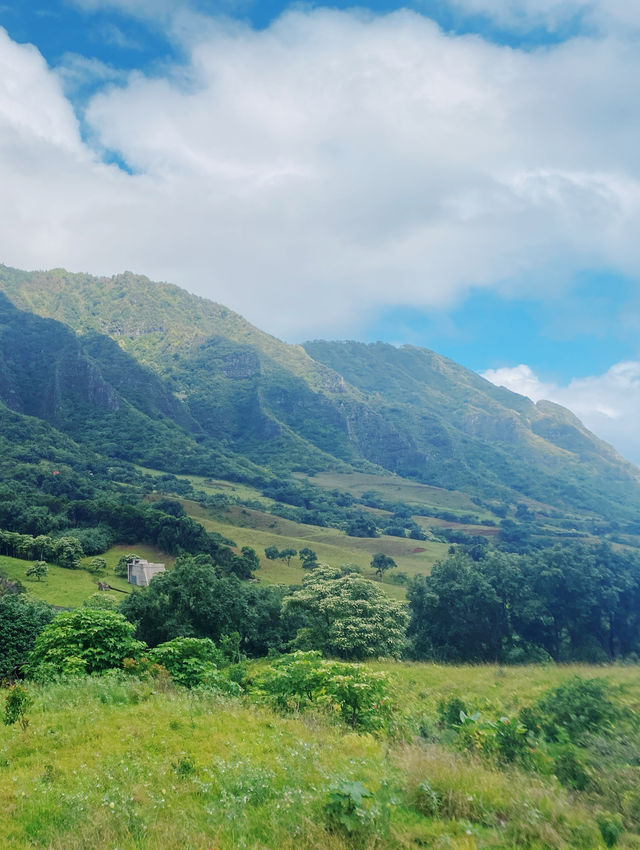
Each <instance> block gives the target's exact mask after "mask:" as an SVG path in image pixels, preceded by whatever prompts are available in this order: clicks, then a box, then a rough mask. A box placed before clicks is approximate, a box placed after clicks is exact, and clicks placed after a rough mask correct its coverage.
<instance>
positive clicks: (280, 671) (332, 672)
mask: <svg viewBox="0 0 640 850" xmlns="http://www.w3.org/2000/svg"><path fill="white" fill-rule="evenodd" d="M388 684H389V680H388V676H387V674H386V673H375V672H371V671H369V670H367V669H366V668H364V667H362V666H361V665H359V664H347V663H344V662H340V661H325V660H323V658H322V656H321V655H320V653H319V652H294V653H293V654H291V655H285V656H283V657H282V658H279V659H277V660H276V661H274V662H273V663H272V665H271V667H270V668H269V669H268V670H266V671H265V672H264V673H263V674H262V676H261V677H260V678H259V679H258V680H257V682H256V687H257V688H258V690H259V691H260V692H262V693H263V694H264V695H265V696H266V697H267V698H268V699H269V701H270V702H272V703H273V704H274V705H275V706H276V707H278V708H282V709H288V710H300V709H304V708H305V707H306V706H309V705H313V704H315V705H318V706H324V707H326V708H328V709H329V710H333V711H337V712H339V713H340V716H341V718H342V719H343V720H344V721H345V722H346V723H348V724H349V725H350V726H353V727H354V728H358V729H365V730H374V729H379V728H381V727H383V726H384V725H385V724H386V723H387V722H388V720H389V718H390V716H391V713H392V708H393V706H392V700H391V698H390V696H389V694H388Z"/></svg>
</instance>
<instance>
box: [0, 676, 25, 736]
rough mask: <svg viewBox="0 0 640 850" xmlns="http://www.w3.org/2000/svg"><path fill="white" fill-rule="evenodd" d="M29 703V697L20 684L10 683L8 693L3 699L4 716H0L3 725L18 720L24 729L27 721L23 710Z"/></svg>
mask: <svg viewBox="0 0 640 850" xmlns="http://www.w3.org/2000/svg"><path fill="white" fill-rule="evenodd" d="M30 704H31V697H30V696H29V694H28V693H27V691H26V689H25V688H24V687H23V686H22V685H12V686H11V687H10V688H9V693H8V694H7V698H6V700H5V705H4V717H3V718H2V720H3V722H4V724H5V726H11V725H12V724H13V723H17V722H18V721H20V725H21V726H22V728H23V729H26V728H27V726H28V724H29V721H28V720H27V718H26V717H25V712H26V710H27V709H28V707H29V705H30Z"/></svg>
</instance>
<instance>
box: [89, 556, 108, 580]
mask: <svg viewBox="0 0 640 850" xmlns="http://www.w3.org/2000/svg"><path fill="white" fill-rule="evenodd" d="M87 569H88V570H89V572H90V573H92V574H93V575H96V576H103V575H105V573H106V572H107V562H106V561H105V559H104V558H92V559H91V560H90V561H89V566H88V568H87Z"/></svg>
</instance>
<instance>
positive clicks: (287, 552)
mask: <svg viewBox="0 0 640 850" xmlns="http://www.w3.org/2000/svg"><path fill="white" fill-rule="evenodd" d="M297 554H298V550H297V549H281V550H280V552H279V554H278V558H280V560H281V561H286V562H287V566H289V564H290V563H291V559H292V558H295V556H296V555H297Z"/></svg>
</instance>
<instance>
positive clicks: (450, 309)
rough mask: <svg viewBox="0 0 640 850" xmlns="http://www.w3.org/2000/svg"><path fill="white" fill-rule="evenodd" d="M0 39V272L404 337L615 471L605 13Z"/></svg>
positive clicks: (371, 6) (1, 13)
mask: <svg viewBox="0 0 640 850" xmlns="http://www.w3.org/2000/svg"><path fill="white" fill-rule="evenodd" d="M0 27H2V28H4V30H5V31H6V35H5V36H4V37H3V39H2V40H1V42H0V72H1V74H2V76H3V78H4V81H5V83H4V87H3V86H2V84H0V130H2V131H3V132H4V135H3V139H4V141H3V143H2V145H0V179H2V178H3V175H4V178H5V179H3V185H4V186H5V197H6V199H7V203H6V204H5V210H6V212H5V213H4V215H5V216H6V219H5V220H3V226H2V228H1V229H0V230H1V232H3V233H4V236H0V260H2V261H4V262H6V263H9V264H12V265H16V266H20V267H27V268H34V267H45V266H64V267H67V268H70V269H72V270H86V271H89V272H92V273H98V274H112V273H116V272H118V271H121V270H123V269H124V268H129V269H132V270H134V271H137V272H140V273H146V274H148V275H149V276H150V277H152V278H156V279H165V280H171V281H173V282H175V283H177V284H179V285H181V286H184V287H185V288H187V289H189V290H191V291H193V292H197V293H198V294H201V295H204V296H207V297H210V298H213V299H214V300H218V301H221V302H223V303H225V304H227V305H228V306H230V307H232V308H234V309H236V310H238V311H239V312H241V313H243V314H244V315H246V316H247V318H249V319H250V320H251V321H253V322H254V323H255V324H257V325H259V326H260V327H262V328H264V329H265V330H268V331H271V332H272V333H274V334H276V335H278V336H280V337H282V338H285V339H287V340H288V341H291V342H297V341H300V340H302V339H305V338H309V337H350V338H357V339H363V340H371V341H373V340H376V339H383V340H387V341H389V342H392V343H396V344H402V343H411V344H414V345H424V346H427V347H430V348H433V349H435V350H437V351H439V352H441V353H443V354H445V355H447V356H449V357H452V358H453V359H455V360H457V361H459V362H461V363H463V364H464V365H467V366H469V367H470V368H473V369H475V370H476V371H478V372H481V373H485V372H486V374H487V376H488V377H490V378H491V379H493V380H497V381H499V382H502V383H505V385H507V386H510V387H511V388H513V389H516V390H519V391H526V392H528V393H529V394H531V395H532V397H534V398H535V397H536V396H539V397H542V396H543V395H545V396H547V397H551V398H553V399H554V400H557V401H559V402H561V403H566V404H568V405H569V406H573V408H574V409H575V410H576V412H578V414H579V415H581V416H582V417H583V419H584V420H585V421H586V422H587V424H589V425H590V426H591V427H594V428H597V429H598V433H601V434H602V435H603V436H605V437H606V438H607V439H611V440H613V441H614V442H615V444H616V445H617V447H619V448H620V450H621V451H623V452H624V453H625V454H626V455H627V456H628V457H633V459H635V460H640V445H639V444H638V441H637V440H636V438H635V421H634V418H635V417H636V415H637V414H638V413H640V400H639V401H638V402H637V408H638V409H637V410H636V406H634V405H633V404H632V403H631V399H632V398H634V399H635V398H639V399H640V392H639V390H640V365H639V364H640V350H639V343H638V339H639V338H640V337H639V335H638V329H639V326H640V298H639V297H638V293H639V287H638V282H639V279H640V249H639V248H638V247H637V244H636V243H637V242H638V240H637V237H636V234H637V232H638V226H639V225H640V153H639V151H638V147H637V143H636V142H637V138H638V135H637V134H638V132H639V131H640V94H638V92H637V91H636V90H635V89H636V87H635V83H634V80H635V79H637V77H638V73H640V50H639V49H638V33H639V32H640V12H639V11H635V10H634V8H633V5H632V4H628V3H625V2H622V0H606V2H605V0H414V2H412V3H407V4H398V3H394V2H391V1H390V0H388V2H387V0H377V1H376V2H370V3H346V2H344V3H332V4H326V5H325V4H321V3H317V4H293V5H291V4H287V3H284V2H266V3H265V2H251V0H245V1H244V2H243V1H242V0H240V2H233V0H228V1H227V2H208V0H193V2H189V0H173V2H170V0H129V2H124V0H50V2H46V3H45V2H38V0H34V2H30V3H24V2H17V1H16V2H4V3H3V2H1V0H0ZM28 45H32V47H30V46H28ZM3 169H4V170H3ZM0 215H3V213H0ZM621 364H622V365H621ZM634 404H636V403H635V402H634Z"/></svg>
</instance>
